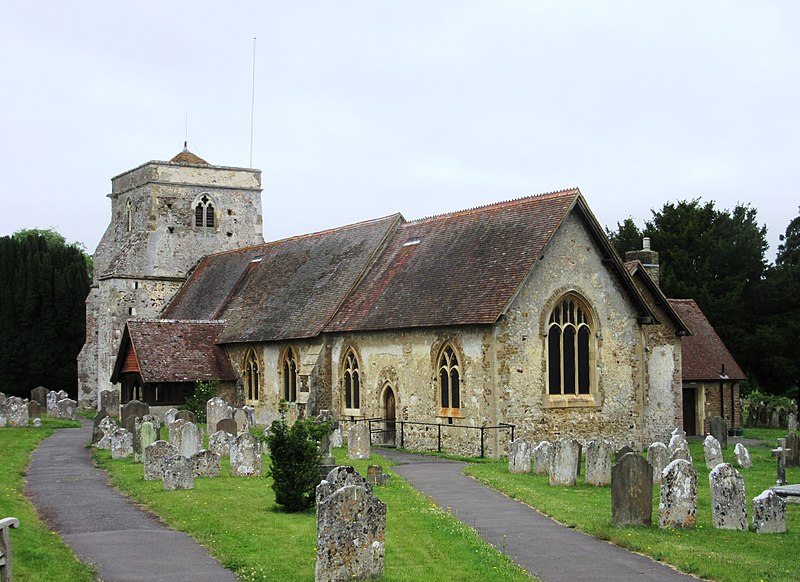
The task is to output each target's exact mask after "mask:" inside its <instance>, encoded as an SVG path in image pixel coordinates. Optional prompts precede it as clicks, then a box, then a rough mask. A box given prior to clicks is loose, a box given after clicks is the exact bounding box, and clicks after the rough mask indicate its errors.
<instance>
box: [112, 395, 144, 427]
mask: <svg viewBox="0 0 800 582" xmlns="http://www.w3.org/2000/svg"><path fill="white" fill-rule="evenodd" d="M145 414H150V406H149V405H148V404H147V403H145V402H141V401H140V400H131V401H130V402H126V403H125V404H123V405H122V406H120V409H119V421H120V424H121V425H122V426H125V421H126V420H127V419H128V417H129V416H138V417H139V418H142V417H143V416H144V415H145Z"/></svg>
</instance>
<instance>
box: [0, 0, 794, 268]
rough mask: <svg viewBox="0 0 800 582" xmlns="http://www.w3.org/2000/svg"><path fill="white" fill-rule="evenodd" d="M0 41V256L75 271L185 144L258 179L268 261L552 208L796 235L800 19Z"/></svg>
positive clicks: (163, 5) (100, 25) (428, 14)
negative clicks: (576, 198) (69, 256)
mask: <svg viewBox="0 0 800 582" xmlns="http://www.w3.org/2000/svg"><path fill="white" fill-rule="evenodd" d="M3 13H4V14H3V18H2V19H0V54H2V55H3V57H2V63H3V83H2V87H3V91H2V96H1V97H0V100H1V101H0V103H2V107H0V120H2V124H0V126H1V127H2V135H3V138H2V140H0V160H2V170H3V172H2V173H3V185H2V199H3V200H4V201H5V203H6V204H5V205H4V211H3V212H2V213H0V235H5V234H11V233H12V232H13V231H15V230H17V229H19V228H29V227H42V228H44V227H54V228H56V229H57V230H58V231H59V232H61V233H62V234H63V235H64V236H66V237H67V239H68V240H70V241H80V242H82V243H83V244H84V245H85V246H86V247H87V248H88V249H89V250H90V251H93V250H94V248H95V246H96V245H97V243H98V241H99V240H100V237H101V236H102V233H103V231H104V230H105V228H106V226H107V224H108V222H109V218H110V215H109V212H110V204H109V200H108V199H107V198H106V197H105V195H106V194H107V193H108V192H109V191H110V188H111V187H110V179H111V177H112V176H115V175H117V174H119V173H121V172H124V171H126V170H129V169H131V168H134V167H136V166H138V165H140V164H142V163H144V162H146V161H149V160H153V159H155V160H168V159H169V158H170V157H172V156H173V155H174V154H176V153H178V152H179V151H180V150H181V148H182V146H183V140H184V135H185V126H186V117H187V115H188V120H189V122H188V126H189V132H188V133H189V146H190V149H191V150H192V151H194V152H195V153H197V154H198V155H200V156H202V157H203V158H205V159H206V160H208V161H209V162H210V163H213V164H219V165H230V166H248V165H249V159H250V105H251V79H252V53H253V37H257V38H258V41H257V56H256V85H255V96H256V100H255V147H254V152H253V165H254V166H255V167H257V168H260V169H261V170H262V171H263V187H264V193H263V206H264V223H265V226H264V230H265V237H266V238H267V240H274V239H277V238H283V237H286V236H290V235H294V234H301V233H305V232H312V231H316V230H321V229H325V228H330V227H335V226H339V225H342V224H347V223H351V222H356V221H359V220H364V219H369V218H375V217H378V216H384V215H387V214H391V213H393V212H402V213H403V215H404V216H405V217H406V218H407V219H415V218H421V217H423V216H428V215H431V214H438V213H442V212H447V211H452V210H459V209H463V208H469V207H473V206H477V205H482V204H488V203H492V202H496V201H500V200H507V199H511V198H517V197H520V196H527V195H530V194H537V193H541V192H547V191H552V190H558V189H562V188H566V187H571V186H578V187H580V188H581V191H582V192H583V194H584V196H586V198H587V200H588V202H589V205H590V206H591V208H592V209H593V211H594V213H595V214H596V216H597V217H598V219H599V220H600V222H601V223H602V224H603V225H606V226H611V227H613V226H614V225H615V224H616V222H617V221H622V220H623V219H624V218H626V217H627V216H632V217H633V218H634V219H635V220H636V221H637V223H639V224H640V225H641V224H642V222H643V221H644V220H645V219H647V218H649V217H650V209H652V208H656V209H658V208H661V207H662V205H663V204H664V203H665V202H667V201H675V200H678V199H691V198H695V197H701V198H703V199H704V200H714V201H715V202H716V203H717V206H718V207H720V208H732V207H733V206H734V205H735V204H737V203H739V202H741V203H751V204H753V205H754V206H755V207H756V208H757V209H758V216H759V221H760V222H761V223H765V224H766V225H767V227H768V229H769V240H770V242H771V243H772V249H771V250H770V252H769V255H768V258H769V259H770V260H772V259H773V258H774V251H775V246H776V244H777V238H778V235H779V234H781V233H783V232H784V230H785V228H786V226H787V224H788V222H789V221H790V220H791V219H792V218H793V217H795V216H797V214H798V205H799V204H800V196H798V186H797V176H796V174H797V169H798V159H800V155H798V154H800V140H798V134H800V131H799V130H800V76H799V75H798V66H799V65H798V63H800V3H797V2H791V1H789V0H786V1H784V2H767V1H760V2H752V1H687V2H676V1H672V2H658V3H656V2H647V1H642V0H637V1H630V2H555V1H553V2H546V3H545V2H534V1H529V2H502V1H494V0H493V1H491V2H490V1H488V0H487V1H485V2H475V1H452V2H451V1H443V0H437V1H434V2H432V1H425V2H419V1H409V0H405V1H403V2H388V1H384V2H382V1H375V0H370V1H348V0H341V1H336V2H334V1H328V2H304V1H295V2H275V1H269V2H253V3H249V2H248V3H244V2H239V3H231V4H230V5H229V6H224V7H223V4H222V3H221V2H205V1H200V0H196V1H193V2H163V1H162V2H150V1H138V2H135V3H134V2H132V3H127V4H123V3H120V2H102V3H101V2H92V3H89V2H68V3H66V2H39V1H36V0H31V1H29V2H24V3H23V2H17V3H13V5H8V6H7V7H6V8H5V10H4V11H3Z"/></svg>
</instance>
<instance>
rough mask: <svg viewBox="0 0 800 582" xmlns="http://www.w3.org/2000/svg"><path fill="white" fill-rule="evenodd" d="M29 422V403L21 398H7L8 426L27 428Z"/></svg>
mask: <svg viewBox="0 0 800 582" xmlns="http://www.w3.org/2000/svg"><path fill="white" fill-rule="evenodd" d="M28 420H30V419H29V418H28V403H27V402H25V401H24V400H23V399H22V398H20V397H19V396H9V397H8V398H6V425H7V426H17V427H25V426H28Z"/></svg>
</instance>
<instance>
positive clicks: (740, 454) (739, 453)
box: [733, 443, 753, 469]
mask: <svg viewBox="0 0 800 582" xmlns="http://www.w3.org/2000/svg"><path fill="white" fill-rule="evenodd" d="M733 454H734V455H736V462H737V463H739V466H740V467H741V468H742V469H749V468H750V467H752V466H753V461H751V460H750V451H748V450H747V447H745V446H744V445H743V444H742V443H736V447H735V448H734V449H733Z"/></svg>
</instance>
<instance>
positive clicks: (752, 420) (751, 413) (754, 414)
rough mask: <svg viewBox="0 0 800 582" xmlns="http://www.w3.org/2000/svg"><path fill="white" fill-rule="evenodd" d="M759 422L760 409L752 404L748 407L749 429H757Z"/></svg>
mask: <svg viewBox="0 0 800 582" xmlns="http://www.w3.org/2000/svg"><path fill="white" fill-rule="evenodd" d="M757 420H758V407H757V406H756V405H755V404H753V403H752V402H751V403H750V404H748V405H747V428H755V427H756V421H757Z"/></svg>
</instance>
